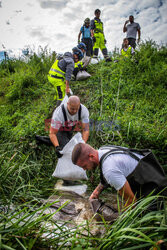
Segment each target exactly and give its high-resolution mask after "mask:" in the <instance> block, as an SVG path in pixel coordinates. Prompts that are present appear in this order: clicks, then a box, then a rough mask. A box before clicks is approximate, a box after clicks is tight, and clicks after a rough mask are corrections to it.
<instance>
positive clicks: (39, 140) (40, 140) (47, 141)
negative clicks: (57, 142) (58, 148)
mask: <svg viewBox="0 0 167 250" xmlns="http://www.w3.org/2000/svg"><path fill="white" fill-rule="evenodd" d="M35 139H36V142H37V144H38V145H40V144H45V145H48V146H53V143H52V142H51V140H50V138H49V136H40V135H35Z"/></svg>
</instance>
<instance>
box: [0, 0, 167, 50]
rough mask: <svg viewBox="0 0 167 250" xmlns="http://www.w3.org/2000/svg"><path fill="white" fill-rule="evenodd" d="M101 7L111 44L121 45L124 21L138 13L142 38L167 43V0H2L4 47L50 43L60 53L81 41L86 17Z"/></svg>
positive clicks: (1, 39)
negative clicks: (81, 28) (81, 31)
mask: <svg viewBox="0 0 167 250" xmlns="http://www.w3.org/2000/svg"><path fill="white" fill-rule="evenodd" d="M97 8H99V9H100V10H101V19H102V21H103V23H104V33H105V37H106V39H107V44H106V45H107V48H108V50H109V51H112V50H113V49H114V48H115V47H118V48H120V47H121V43H122V40H123V38H124V37H125V34H124V33H123V32H122V29H123V25H124V22H125V21H126V20H127V19H128V16H129V15H131V14H132V15H134V17H135V22H138V23H139V24H140V26H141V39H142V40H143V41H144V40H146V39H153V40H155V41H156V42H157V43H158V44H161V43H164V44H166V43H167V14H166V13H167V0H134V1H129V0H126V1H124V0H103V1H101V0H82V1H81V0H0V30H1V36H0V50H1V49H2V48H3V46H2V44H3V45H4V46H5V48H6V49H22V48H24V47H26V46H30V47H31V48H35V49H37V48H38V47H39V46H42V47H45V46H48V48H50V49H51V50H54V51H56V52H57V53H61V52H65V51H71V48H72V47H74V46H75V45H76V44H77V40H78V39H77V37H78V33H79V30H80V27H81V26H82V24H83V21H84V19H85V18H86V17H89V18H90V19H93V18H94V10H95V9H97Z"/></svg>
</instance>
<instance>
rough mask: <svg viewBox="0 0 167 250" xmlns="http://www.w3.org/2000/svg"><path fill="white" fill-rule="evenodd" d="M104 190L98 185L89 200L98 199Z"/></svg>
mask: <svg viewBox="0 0 167 250" xmlns="http://www.w3.org/2000/svg"><path fill="white" fill-rule="evenodd" d="M103 190H104V186H103V185H102V184H101V183H100V184H99V185H98V186H97V187H96V188H95V190H94V191H93V193H92V194H91V196H90V197H89V200H92V199H98V198H99V195H100V194H101V192H102V191H103Z"/></svg>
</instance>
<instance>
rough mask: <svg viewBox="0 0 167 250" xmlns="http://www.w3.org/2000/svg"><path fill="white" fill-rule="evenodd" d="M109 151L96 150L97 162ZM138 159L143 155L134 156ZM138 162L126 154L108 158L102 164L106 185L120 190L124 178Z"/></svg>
mask: <svg viewBox="0 0 167 250" xmlns="http://www.w3.org/2000/svg"><path fill="white" fill-rule="evenodd" d="M108 151H109V149H104V150H101V149H99V150H98V155H99V161H100V159H101V157H102V155H103V154H105V153H106V152H108ZM135 155H136V156H138V157H139V158H140V159H141V158H143V155H139V154H136V153H135ZM137 164H138V161H137V160H135V159H134V158H132V157H131V156H129V155H126V154H113V155H110V156H108V157H107V158H106V159H105V160H104V162H103V164H102V173H103V176H104V178H105V180H106V181H107V183H108V184H110V185H111V186H113V187H114V188H115V189H116V190H120V189H121V188H122V187H123V186H124V184H125V182H126V181H127V180H126V177H127V176H128V175H129V174H131V173H132V172H133V170H134V169H135V168H136V166H137Z"/></svg>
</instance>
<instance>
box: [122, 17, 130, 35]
mask: <svg viewBox="0 0 167 250" xmlns="http://www.w3.org/2000/svg"><path fill="white" fill-rule="evenodd" d="M128 22H129V20H127V21H126V22H125V24H124V27H123V32H124V33H125V32H126V31H127V27H126V25H127V23H128Z"/></svg>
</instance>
